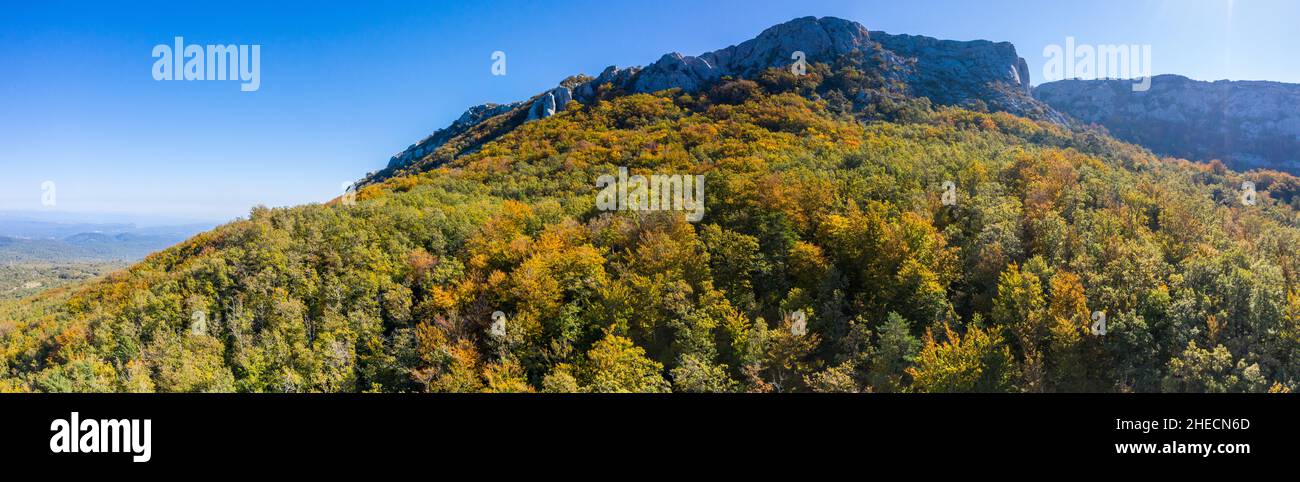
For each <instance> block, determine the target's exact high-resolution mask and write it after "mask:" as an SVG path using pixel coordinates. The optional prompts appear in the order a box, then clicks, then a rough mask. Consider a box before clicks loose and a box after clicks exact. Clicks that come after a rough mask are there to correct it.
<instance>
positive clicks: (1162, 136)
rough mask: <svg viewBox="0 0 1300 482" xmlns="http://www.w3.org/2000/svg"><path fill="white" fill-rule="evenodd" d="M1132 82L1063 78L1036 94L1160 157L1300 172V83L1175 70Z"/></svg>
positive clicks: (1076, 116) (1036, 90)
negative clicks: (1139, 84) (1143, 83)
mask: <svg viewBox="0 0 1300 482" xmlns="http://www.w3.org/2000/svg"><path fill="white" fill-rule="evenodd" d="M1132 85H1133V81H1131V80H1087V81H1084V80H1063V81H1059V82H1050V83H1047V84H1043V85H1040V86H1038V88H1037V89H1035V91H1034V93H1035V95H1036V96H1037V97H1038V98H1039V99H1040V100H1042V101H1044V102H1046V103H1048V104H1050V105H1051V106H1052V107H1055V108H1056V109H1058V110H1060V111H1062V112H1065V113H1067V114H1069V115H1070V116H1072V117H1074V118H1075V119H1077V120H1079V121H1081V122H1084V123H1093V124H1099V125H1101V126H1104V127H1106V128H1107V130H1109V131H1110V132H1111V134H1113V135H1114V136H1115V137H1117V138H1120V139H1123V140H1126V141H1129V142H1133V143H1136V144H1140V145H1143V146H1146V147H1147V148H1149V149H1151V150H1152V151H1155V152H1156V153H1159V154H1164V155H1170V156H1176V157H1182V158H1186V159H1191V160H1199V161H1209V160H1211V159H1220V160H1222V161H1223V162H1224V163H1225V164H1227V165H1228V166H1229V167H1232V168H1233V169H1237V170H1248V169H1252V168H1260V167H1263V168H1270V169H1276V170H1280V171H1287V172H1291V173H1295V174H1300V109H1297V108H1296V106H1297V105H1300V85H1298V84H1285V83H1280V82H1249V81H1248V82H1234V81H1218V82H1201V81H1196V80H1192V79H1188V78H1186V77H1182V76H1177V75H1159V76H1156V77H1153V78H1152V79H1151V88H1150V90H1148V91H1145V92H1134V91H1133V89H1132Z"/></svg>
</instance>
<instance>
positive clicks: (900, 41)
mask: <svg viewBox="0 0 1300 482" xmlns="http://www.w3.org/2000/svg"><path fill="white" fill-rule="evenodd" d="M800 59H802V60H803V61H804V62H806V63H807V64H809V65H811V64H816V63H825V64H828V65H836V64H837V63H840V62H841V61H844V60H856V61H858V62H856V63H857V64H863V65H865V64H870V65H872V66H873V67H870V68H874V69H878V70H879V71H878V72H876V73H878V74H880V75H881V76H882V77H883V78H886V79H889V80H891V81H894V82H896V83H897V84H899V85H900V86H901V88H902V89H903V90H904V92H905V93H906V94H908V95H911V96H914V97H925V98H929V99H930V100H931V101H932V102H934V103H936V104H941V105H957V106H972V105H979V106H982V107H987V108H989V109H991V110H995V111H1005V112H1010V113H1012V114H1016V115H1020V116H1025V117H1031V118H1037V119H1044V120H1049V121H1052V122H1057V123H1064V122H1065V117H1064V116H1062V115H1061V114H1059V113H1057V112H1055V111H1053V110H1052V109H1051V108H1050V107H1047V106H1046V105H1045V104H1042V103H1040V102H1038V101H1037V100H1035V99H1034V98H1033V96H1032V95H1030V91H1031V88H1030V84H1029V72H1028V70H1029V69H1028V66H1027V65H1026V63H1025V61H1024V59H1022V58H1020V57H1019V56H1018V55H1017V54H1016V48H1015V46H1013V45H1011V44H1010V43H1007V42H990V41H987V40H976V41H954V40H938V39H934V38H930V37H923V36H914V35H890V34H887V33H884V32H871V31H869V30H868V29H867V28H866V27H865V26H863V25H862V24H860V23H858V22H854V21H851V20H845V19H842V18H836V17H820V18H818V17H801V18H796V19H794V20H790V21H788V22H784V23H780V24H777V25H774V26H771V27H768V28H767V29H764V30H763V31H762V32H760V33H759V34H758V36H756V37H754V38H752V39H750V40H746V41H744V42H741V43H739V44H736V45H732V46H729V47H726V48H723V49H719V50H715V51H712V52H706V53H703V54H700V55H695V56H692V55H684V54H681V53H678V52H672V53H668V54H664V55H663V56H661V57H659V59H658V60H656V61H655V62H654V63H651V64H650V65H648V66H646V67H644V68H641V67H629V68H618V67H615V66H610V67H608V68H606V69H605V70H604V71H602V72H601V73H600V75H598V76H596V77H594V78H593V77H585V76H577V77H570V78H569V79H566V80H565V81H564V82H562V83H561V84H560V85H559V86H558V87H555V88H553V89H551V90H548V91H546V92H543V93H541V94H538V95H536V96H534V97H532V98H531V99H528V100H526V101H521V102H516V103H512V104H504V105H494V104H485V105H482V106H476V107H473V108H470V110H468V111H466V112H465V114H464V115H462V116H461V117H460V118H459V119H458V120H457V121H456V122H455V123H453V124H452V125H451V126H449V127H447V128H445V129H441V130H439V131H437V132H435V133H433V134H432V135H430V136H429V137H427V138H425V139H424V140H422V141H420V142H418V143H416V144H412V145H411V146H410V147H408V148H407V149H406V150H404V151H402V152H401V153H398V154H397V155H395V156H393V158H392V159H391V160H390V161H389V163H388V167H387V168H386V169H384V170H383V171H380V172H378V173H374V174H372V175H371V176H369V177H368V178H367V179H366V180H364V181H363V183H369V182H375V181H379V180H383V179H385V178H387V177H391V176H393V175H396V174H398V173H399V172H404V171H410V170H413V169H414V170H424V169H427V168H431V167H434V166H436V165H440V164H441V163H442V162H445V161H447V160H449V159H451V158H454V157H456V156H459V155H462V154H465V153H468V152H472V151H473V150H476V149H477V147H478V146H479V145H482V144H484V143H486V142H490V141H491V140H493V139H495V138H496V137H498V136H499V135H501V134H504V133H506V132H509V131H510V130H511V129H513V128H514V127H516V126H518V125H520V124H523V123H525V122H529V121H533V120H538V119H543V118H546V117H549V116H551V115H555V114H557V113H559V112H562V111H564V109H565V108H566V107H567V105H568V103H569V102H570V101H577V102H579V103H583V104H586V103H591V102H596V101H599V100H600V99H599V95H598V93H599V92H600V91H601V89H602V87H608V88H610V89H612V90H614V91H617V92H625V93H651V92H658V91H662V90H667V89H681V90H682V91H683V92H688V93H694V92H699V91H702V90H705V89H707V88H708V87H710V86H712V85H713V84H715V83H716V82H718V81H720V80H722V79H723V78H726V77H730V78H735V79H746V78H755V77H756V76H758V75H760V74H762V73H763V72H764V71H766V70H768V69H773V68H788V67H789V66H791V65H792V64H793V63H795V62H796V61H798V60H800ZM863 60H872V61H873V62H861V61H863ZM490 119H497V120H495V121H493V122H488V121H489V120H490ZM458 138H464V142H453V140H455V139H458ZM449 145H450V147H447V146H449Z"/></svg>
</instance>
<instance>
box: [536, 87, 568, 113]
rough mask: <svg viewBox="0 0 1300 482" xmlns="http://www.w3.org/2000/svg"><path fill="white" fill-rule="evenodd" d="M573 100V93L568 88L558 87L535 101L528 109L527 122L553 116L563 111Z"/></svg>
mask: <svg viewBox="0 0 1300 482" xmlns="http://www.w3.org/2000/svg"><path fill="white" fill-rule="evenodd" d="M571 100H573V91H571V90H569V88H568V87H556V88H554V89H551V90H549V91H546V92H544V93H542V95H539V96H537V100H534V101H533V104H532V106H531V107H529V108H528V119H527V120H530V121H534V120H537V119H545V118H547V117H550V116H553V115H555V113H557V112H561V111H563V110H564V107H565V106H567V105H569V101H571Z"/></svg>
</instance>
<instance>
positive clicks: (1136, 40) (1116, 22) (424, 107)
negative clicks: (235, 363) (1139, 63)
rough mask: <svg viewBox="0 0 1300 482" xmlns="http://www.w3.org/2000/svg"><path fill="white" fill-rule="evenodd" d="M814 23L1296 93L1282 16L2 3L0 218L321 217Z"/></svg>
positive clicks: (914, 5) (1186, 5)
mask: <svg viewBox="0 0 1300 482" xmlns="http://www.w3.org/2000/svg"><path fill="white" fill-rule="evenodd" d="M808 15H815V16H827V15H831V16H838V17H843V18H847V19H850V20H855V21H858V22H861V23H863V24H864V25H866V26H867V27H868V28H870V29H872V30H884V31H887V32H890V33H912V34H921V35H928V36H933V37H939V38H950V39H958V40H970V39H989V40H998V41H1010V42H1013V43H1015V44H1016V46H1017V47H1018V49H1019V51H1020V55H1021V56H1022V57H1025V58H1026V60H1028V62H1029V64H1030V68H1031V73H1032V75H1033V76H1034V77H1035V82H1037V81H1039V80H1041V77H1042V65H1043V63H1044V61H1045V59H1044V57H1043V55H1042V49H1043V47H1044V46H1046V45H1049V44H1063V43H1064V41H1065V37H1067V36H1072V37H1075V38H1076V39H1077V41H1078V42H1080V43H1091V44H1150V45H1152V49H1153V53H1152V56H1153V64H1152V65H1153V68H1154V71H1155V73H1179V74H1184V75H1187V76H1189V77H1192V78H1196V79H1202V80H1217V79H1234V80H1242V79H1249V80H1277V81H1284V82H1300V56H1296V55H1294V53H1293V49H1294V48H1295V47H1296V46H1297V45H1300V42H1297V41H1298V40H1300V34H1297V33H1296V26H1295V25H1294V22H1295V19H1300V2H1295V1H1292V0H1276V1H1273V0H1235V1H1233V0H1152V1H1138V0H1127V1H1096V0H1093V1H1088V2H1075V1H1059V2H1058V1H1051V0H1024V1H1012V0H999V1H979V0H967V1H957V0H953V1H926V0H906V1H904V0H888V1H872V0H857V1H839V0H831V1H814V0H801V1H784V2H776V1H770V2H766V1H756V0H750V1H743V2H742V1H707V2H701V1H677V0H656V1H653V2H646V1H636V2H623V1H618V0H603V1H585V0H567V1H555V2H540V1H534V2H524V1H502V2H490V1H482V2H479V1H476V2H465V1H458V2H441V1H433V2H429V1H425V2H409V3H408V2H383V1H376V2H349V3H337V4H336V3H331V2H276V5H274V6H262V5H256V4H251V3H245V4H240V3H232V2H211V3H208V2H174V1H172V2H159V3H146V2H131V3H130V4H125V3H124V4H121V5H114V4H109V2H103V3H100V2H95V3H89V2H87V3H75V2H55V1H51V2H26V3H21V4H20V3H13V4H9V5H6V6H5V14H4V15H2V16H0V65H3V69H2V70H0V72H3V75H0V211H6V210H41V209H44V210H58V211H67V212H115V213H131V214H141V215H165V216H173V217H174V216H180V217H188V218H195V219H205V220H206V219H213V220H224V219H230V218H233V217H236V216H243V215H246V214H247V212H248V209H249V208H250V207H251V206H254V205H257V204H265V205H269V206H283V205H294V204H302V203H308V202H319V201H325V200H328V199H330V198H332V197H334V196H336V195H337V194H338V193H339V191H340V185H341V184H342V183H344V182H348V181H353V180H356V179H358V178H360V177H361V176H363V175H364V174H365V173H366V172H368V171H372V170H376V169H379V168H382V167H383V166H384V164H385V163H386V162H387V160H388V157H389V156H390V155H392V154H393V153H395V152H397V151H399V150H401V149H403V148H405V147H406V146H407V145H409V144H410V143H412V142H414V141H416V140H419V139H420V138H422V137H424V136H426V135H428V134H429V133H431V132H433V131H434V130H436V129H438V128H440V127H443V126H445V125H446V124H448V123H449V122H450V121H452V120H454V119H455V118H456V117H457V116H459V115H460V113H461V112H462V111H463V110H464V109H465V108H466V107H468V106H470V105H473V104H478V103H482V102H508V101H514V100H520V99H524V98H527V97H529V96H531V95H533V94H535V93H537V92H540V91H542V90H544V89H546V88H549V87H551V86H554V85H555V84H556V83H557V82H558V81H560V80H561V79H563V78H564V77H566V76H568V75H571V74H575V73H587V74H593V75H594V74H596V73H598V72H599V71H600V70H601V69H602V68H604V67H605V66H607V65H620V66H626V65H643V64H646V63H649V62H652V61H654V60H655V59H657V58H658V57H659V56H660V55H662V54H663V53H666V52H670V51H679V52H683V53H686V54H698V53H701V52H705V51H709V50H713V49H717V48H722V47H725V46H727V45H731V44H735V43H739V42H741V41H744V40H746V39H749V38H752V37H753V36H755V35H757V34H758V32H760V31H761V30H762V29H764V28H765V27H768V26H770V25H773V24H776V23H780V22H783V21H786V20H790V19H792V18H795V17H800V16H808ZM178 35H179V36H183V37H185V39H186V41H187V42H189V43H199V44H217V43H219V44H259V45H261V46H262V47H261V49H262V50H261V88H260V89H259V90H258V91H256V92H240V89H239V87H238V83H236V82H220V81H211V82H167V81H161V82H160V81H155V80H154V79H153V78H152V76H151V69H152V66H153V61H154V59H153V58H152V57H151V51H152V49H153V47H154V46H155V45H157V44H170V43H171V42H172V39H173V37H175V36H178ZM497 50H500V51H504V52H506V54H507V61H508V75H506V76H503V77H498V76H492V75H491V72H490V67H491V62H492V60H491V54H492V52H493V51H497ZM45 181H53V182H55V186H56V190H57V191H56V194H57V204H56V206H55V207H52V208H49V207H42V205H41V194H42V191H41V184H42V183H43V182H45Z"/></svg>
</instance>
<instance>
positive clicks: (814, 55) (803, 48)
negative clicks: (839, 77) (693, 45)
mask: <svg viewBox="0 0 1300 482" xmlns="http://www.w3.org/2000/svg"><path fill="white" fill-rule="evenodd" d="M874 45H875V43H874V42H872V41H871V38H870V34H869V33H868V32H867V29H866V28H865V27H863V26H862V25H859V24H857V23H855V22H850V21H848V20H844V19H839V18H834V17H825V18H820V19H819V18H816V17H804V18H799V19H795V20H791V21H789V22H786V23H783V24H780V25H777V26H774V27H771V28H768V29H767V30H764V31H763V32H762V33H760V34H759V35H758V37H755V38H753V39H751V40H747V41H745V42H742V43H740V44H739V45H733V46H730V47H727V48H725V49H722V50H716V51H713V52H709V53H705V54H702V55H700V56H698V57H691V56H683V55H682V54H679V53H671V54H668V55H664V56H663V57H661V58H660V59H659V61H658V62H655V63H653V64H651V65H650V66H648V67H646V68H645V69H644V70H642V71H641V72H640V74H639V75H638V76H637V79H636V80H635V82H634V83H633V84H632V85H631V89H629V90H631V91H633V92H656V91H660V90H664V89H671V88H680V89H682V90H683V91H686V92H696V91H699V90H701V89H703V88H704V87H706V86H708V85H709V84H711V83H713V82H714V81H716V80H718V79H720V78H722V77H723V76H732V77H741V78H743V77H750V76H753V75H757V74H758V73H761V72H762V71H764V70H767V69H769V68H773V67H786V66H789V65H790V64H791V63H792V62H794V59H793V58H792V56H793V55H794V53H795V52H803V54H804V56H805V57H804V60H805V61H807V62H808V63H813V62H828V63H830V62H834V61H835V60H836V59H837V58H839V57H841V56H844V55H849V54H851V53H853V52H867V51H869V50H870V49H872V48H873V46H874Z"/></svg>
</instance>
